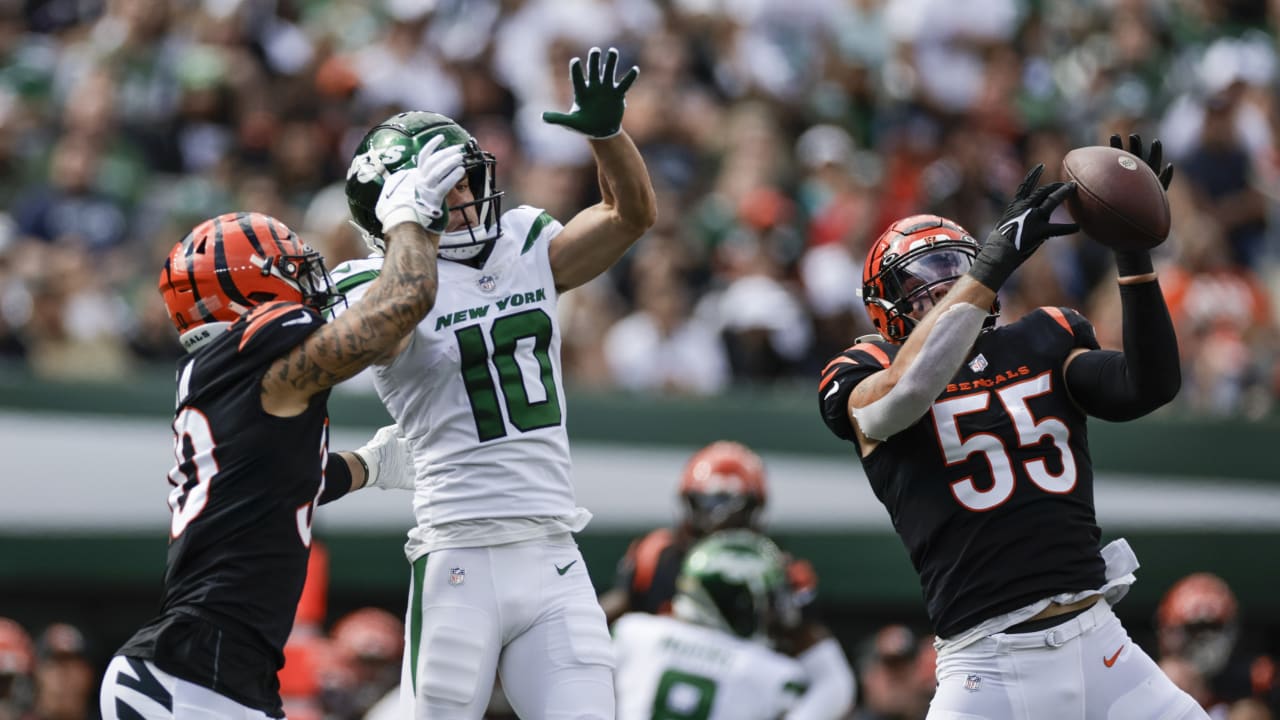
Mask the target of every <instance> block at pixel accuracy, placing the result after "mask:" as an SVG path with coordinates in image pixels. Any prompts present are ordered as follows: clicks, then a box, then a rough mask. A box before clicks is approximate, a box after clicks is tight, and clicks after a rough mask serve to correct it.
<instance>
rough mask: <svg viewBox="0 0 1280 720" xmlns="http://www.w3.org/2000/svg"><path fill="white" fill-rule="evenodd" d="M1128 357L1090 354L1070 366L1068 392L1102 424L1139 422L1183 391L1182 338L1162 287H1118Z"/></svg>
mask: <svg viewBox="0 0 1280 720" xmlns="http://www.w3.org/2000/svg"><path fill="white" fill-rule="evenodd" d="M1120 305H1121V307H1122V308H1123V313H1124V352H1123V353H1118V352H1115V351H1114V350H1090V351H1088V352H1085V353H1083V354H1081V355H1078V356H1077V357H1076V358H1075V359H1074V360H1072V361H1071V363H1070V364H1069V365H1068V366H1067V377H1066V380H1067V389H1068V390H1069V391H1070V392H1071V397H1072V398H1073V399H1075V401H1076V404H1077V405H1079V406H1080V408H1081V409H1083V410H1084V411H1085V412H1087V413H1089V414H1090V415H1093V416H1094V417H1099V418H1102V419H1103V420H1111V421H1122V420H1133V419H1135V418H1140V417H1142V416H1143V415H1146V414H1147V413H1149V412H1151V411H1152V410H1155V409H1156V408H1158V407H1160V406H1161V405H1164V404H1165V403H1167V402H1169V401H1170V400H1172V399H1173V398H1174V396H1176V395H1177V394H1178V389H1179V388H1180V387H1181V386H1182V368H1181V366H1180V364H1179V362H1178V338H1177V336H1176V335H1174V332H1173V321H1172V320H1171V319H1170V318H1169V308H1168V307H1167V306H1165V303H1164V296H1163V295H1162V294H1161V292H1160V284H1159V283H1156V282H1144V283H1139V284H1136V285H1121V286H1120Z"/></svg>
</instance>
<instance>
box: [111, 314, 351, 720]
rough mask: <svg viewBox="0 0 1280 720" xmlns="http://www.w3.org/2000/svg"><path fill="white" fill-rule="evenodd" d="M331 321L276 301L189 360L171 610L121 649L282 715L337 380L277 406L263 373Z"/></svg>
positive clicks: (177, 421)
mask: <svg viewBox="0 0 1280 720" xmlns="http://www.w3.org/2000/svg"><path fill="white" fill-rule="evenodd" d="M323 324H324V320H323V319H321V317H320V316H319V315H318V314H317V313H316V312H315V311H314V310H311V309H310V308H307V307H304V306H302V305H298V304H296V303H285V302H276V303H268V304H265V305H261V306H258V307H256V308H254V309H253V310H252V311H251V312H249V313H248V314H246V315H245V316H243V317H241V318H240V320H238V321H237V322H236V323H234V324H233V325H232V326H231V327H230V328H229V329H228V330H227V331H226V332H225V333H223V334H222V335H221V336H220V337H218V338H216V339H215V340H213V341H212V343H211V344H210V345H209V346H207V347H205V348H202V349H201V350H199V351H198V352H196V353H195V354H194V355H191V356H189V357H187V358H184V359H183V360H182V361H181V362H180V363H179V367H178V398H177V410H176V412H175V415H174V422H173V430H174V442H175V445H174V455H175V458H176V462H177V464H176V466H175V467H174V468H173V469H172V470H171V471H170V472H169V483H170V485H171V486H172V489H171V492H170V494H169V507H170V509H171V511H172V518H171V522H170V532H169V538H170V540H169V555H168V561H167V565H166V570H165V580H164V596H163V601H162V605H161V611H160V615H159V617H157V618H156V619H155V620H153V621H152V622H150V623H148V624H147V625H146V626H144V627H143V628H142V629H141V630H139V631H138V632H137V633H136V634H135V635H134V636H133V638H132V639H130V640H129V642H128V643H126V644H125V646H124V647H123V648H122V649H121V650H120V652H119V654H121V655H126V656H131V657H140V658H147V659H150V660H152V661H153V662H155V664H156V666H157V667H159V668H160V669H161V670H164V671H165V672H168V673H170V674H172V675H174V676H176V677H179V678H182V679H184V680H187V681H190V682H193V683H196V684H199V685H202V686H204V687H208V688H210V689H212V690H214V691H215V692H218V693H221V694H223V695H225V696H227V697H229V698H231V699H233V700H236V701H237V702H240V703H242V704H244V705H248V706H250V707H253V708H257V709H260V710H262V711H264V712H266V713H268V714H269V715H272V716H273V717H283V716H284V715H283V712H282V710H281V703H280V697H279V684H278V682H277V681H276V673H277V671H279V669H280V667H281V666H282V665H283V664H284V654H283V649H284V644H285V641H286V639H287V638H288V636H289V632H290V630H291V629H292V627H293V617H294V611H295V609H296V607H297V604H298V598H299V596H300V595H301V593H302V585H303V582H304V580H305V579H306V571H307V558H308V556H309V554H310V551H311V517H312V511H313V509H314V507H315V504H316V502H317V499H318V497H319V495H320V492H321V490H322V489H323V486H324V470H325V462H326V460H327V458H328V417H327V414H326V400H327V398H328V392H327V391H326V392H322V393H318V394H317V395H315V396H314V397H313V398H312V399H311V402H310V404H309V406H308V407H307V409H306V410H305V411H304V412H303V413H302V414H300V415H297V416H294V417H287V418H285V417H276V416H273V415H270V414H268V413H267V412H266V411H265V410H263V408H262V402H261V382H262V377H263V375H264V374H265V373H266V371H267V369H268V368H269V367H270V366H271V364H272V363H273V362H274V361H275V360H276V359H277V358H279V357H280V356H282V355H284V354H285V353H287V352H289V351H290V350H292V349H293V348H294V347H295V346H297V345H298V344H299V343H301V342H302V341H303V340H305V339H306V338H307V336H309V335H310V334H311V333H313V332H315V331H316V330H317V329H319V328H320V326H321V325H323Z"/></svg>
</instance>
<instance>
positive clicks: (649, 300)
mask: <svg viewBox="0 0 1280 720" xmlns="http://www.w3.org/2000/svg"><path fill="white" fill-rule="evenodd" d="M636 295H637V298H636V300H637V305H638V309H637V310H636V312H634V313H632V314H631V315H628V316H627V317H624V318H622V319H621V320H619V321H618V322H617V323H616V324H615V325H614V326H613V327H612V328H610V329H609V333H608V335H607V336H606V337H605V342H604V351H605V357H606V359H607V360H608V362H609V369H610V372H611V373H612V375H613V380H614V383H615V384H617V385H618V387H621V388H625V389H627V390H631V391H657V392H666V393H671V394H676V395H711V394H714V393H717V392H720V391H721V390H723V389H724V387H725V386H726V385H727V384H728V382H729V358H728V356H727V354H726V353H725V348H724V345H723V344H722V343H721V341H720V337H719V335H718V334H717V332H716V328H715V327H714V326H710V325H708V324H707V323H706V322H704V321H703V320H701V319H700V318H697V317H695V316H693V315H692V310H693V304H692V301H691V299H690V297H689V295H688V293H687V292H686V291H685V288H684V287H683V286H682V285H681V284H680V281H679V279H678V278H676V277H675V276H673V275H670V274H657V273H650V274H648V275H646V277H645V279H644V280H642V281H641V282H640V283H639V285H637V287H636Z"/></svg>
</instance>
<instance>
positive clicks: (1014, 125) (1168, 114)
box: [0, 0, 1280, 417]
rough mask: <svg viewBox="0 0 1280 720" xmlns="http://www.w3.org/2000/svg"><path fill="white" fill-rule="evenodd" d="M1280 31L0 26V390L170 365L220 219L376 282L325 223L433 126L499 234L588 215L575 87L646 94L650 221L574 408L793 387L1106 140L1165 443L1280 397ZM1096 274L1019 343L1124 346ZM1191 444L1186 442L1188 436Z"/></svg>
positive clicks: (537, 3)
mask: <svg viewBox="0 0 1280 720" xmlns="http://www.w3.org/2000/svg"><path fill="white" fill-rule="evenodd" d="M1278 27H1280V3H1276V2H1263V1H1262V0H1254V1H1246V0H1081V1H1080V2H1071V3H1057V2H1047V1H1044V0H969V1H967V2H963V3H957V2H954V1H952V0H893V1H892V2H888V1H887V0H787V1H786V2H782V1H781V0H380V1H379V2H364V1H363V0H26V1H25V2H20V1H19V0H3V1H2V2H0V57H2V58H3V62H0V170H2V173H0V208H3V212H0V363H6V362H7V363H8V364H11V365H14V366H19V367H21V366H24V365H25V366H27V367H29V368H30V369H31V370H32V371H34V372H35V373H37V374H39V375H41V376H44V377H49V378H56V379H66V378H73V379H105V380H111V379H117V378H120V377H124V376H128V375H129V374H130V373H134V372H137V371H138V370H139V369H140V368H142V367H144V366H146V365H147V364H150V363H154V362H164V361H167V360H170V359H172V358H173V357H174V356H176V355H177V354H178V353H179V352H180V350H179V349H178V346H177V344H176V343H175V342H174V338H173V335H174V333H173V332H172V330H171V328H170V326H169V323H168V321H167V319H166V317H165V313H164V310H163V306H162V305H161V303H160V299H159V296H158V294H157V293H156V292H155V290H154V285H155V277H156V275H157V273H158V270H159V268H160V265H161V262H162V259H163V257H164V255H165V253H166V251H167V249H168V248H169V247H170V246H171V245H172V244H173V243H174V242H175V241H177V240H178V239H180V238H182V237H183V236H184V235H185V234H186V232H187V231H188V230H189V229H190V228H191V227H192V226H193V225H194V224H196V223H197V222H198V221H200V220H202V219H204V218H206V217H209V216H212V215H216V214H219V213H222V212H226V211H229V210H233V209H246V210H248V209H251V210H256V211H260V212H266V213H269V214H272V215H275V216H277V217H279V218H280V219H282V220H284V221H285V222H286V223H287V224H289V225H290V226H291V227H293V228H294V229H295V230H297V231H298V232H299V233H300V234H302V235H303V237H304V238H305V239H306V240H307V241H308V242H310V243H311V244H312V245H314V246H315V247H317V248H318V249H320V250H321V251H322V252H324V254H325V255H326V257H327V258H328V262H329V265H330V267H332V266H334V265H336V264H337V263H338V262H340V261H342V260H345V259H349V258H352V257H357V256H360V255H362V254H363V253H364V252H365V250H364V248H363V246H362V244H361V242H360V241H359V239H358V237H357V235H356V234H355V232H354V231H353V230H352V229H351V228H350V227H349V226H348V225H347V224H346V206H345V200H344V197H343V193H342V182H343V180H344V177H345V172H346V169H347V165H348V161H349V158H350V154H351V151H352V149H353V147H354V145H355V143H356V142H357V141H358V139H359V137H360V136H361V134H362V133H363V132H364V131H365V130H366V129H367V128H368V127H370V126H371V125H372V124H374V123H376V122H377V121H379V120H381V119H383V118H384V117H386V116H388V115H390V114H392V113H393V112H398V111H400V110H404V109H424V110H426V109H429V110H434V111H438V112H441V113H445V114H447V115H450V116H453V117H454V118H456V119H458V120H459V121H460V122H462V123H463V125H464V126H465V127H467V128H468V129H470V130H471V132H472V133H473V134H475V135H476V136H477V138H478V139H479V141H480V143H481V145H482V146H483V147H484V148H485V149H487V150H489V151H490V152H492V153H494V154H495V155H496V156H497V158H498V162H499V164H498V172H499V176H498V180H499V183H500V187H501V188H502V189H504V190H505V192H506V196H505V198H504V202H505V204H506V206H507V207H513V206H515V205H516V204H521V203H525V204H531V205H535V206H540V207H543V208H546V209H547V210H549V211H550V212H551V213H552V214H553V215H555V216H556V217H558V218H560V219H567V218H568V217H570V216H571V215H572V214H573V213H575V212H576V211H577V210H579V209H580V208H582V207H584V206H585V205H586V204H588V203H590V202H593V201H594V200H595V199H596V196H595V193H596V188H595V180H596V178H595V171H594V168H593V166H592V164H591V156H590V152H589V149H588V147H587V145H586V143H585V141H583V140H582V139H581V138H578V137H576V136H574V135H573V134H572V133H568V132H565V131H564V130H563V129H560V128H556V127H552V126H548V125H545V124H543V123H542V122H541V121H540V119H539V118H540V113H541V112H542V111H543V110H546V109H563V108H566V107H568V105H569V104H570V103H571V100H572V93H571V88H570V86H569V81H568V73H567V72H566V68H567V66H568V61H569V59H570V58H572V57H574V56H576V55H580V54H582V53H583V51H584V50H585V49H586V48H588V47H590V46H592V45H600V46H608V45H615V46H617V47H619V48H620V49H621V50H622V54H623V62H624V66H625V64H626V63H631V62H634V63H636V64H638V65H639V66H640V67H641V70H642V74H641V79H640V81H639V82H638V83H637V84H636V85H635V87H634V88H633V90H632V91H631V92H630V94H629V95H628V98H627V99H628V111H627V115H626V118H625V128H626V130H627V131H628V132H629V133H630V134H631V135H632V137H634V138H635V140H636V142H637V143H638V145H639V146H640V147H641V149H642V151H643V153H644V155H645V158H646V160H647V162H648V165H649V168H650V170H651V172H652V175H653V178H654V183H655V186H656V188H657V190H658V194H659V198H660V220H659V224H658V225H657V226H656V227H655V228H654V229H653V230H652V231H651V233H650V234H649V235H648V236H647V237H646V238H644V239H643V240H641V242H640V243H639V244H638V245H637V247H636V248H635V250H634V251H633V252H632V253H631V254H630V255H629V256H628V258H627V259H626V260H625V261H624V262H623V263H621V264H619V266H617V267H616V268H614V270H613V271H612V272H611V273H610V274H609V275H608V276H607V277H605V278H601V279H600V280H598V281H596V282H594V283H592V284H591V285H589V286H587V287H585V288H584V289H581V290H579V291H577V292H575V293H571V294H570V295H569V296H567V298H566V301H565V302H564V303H563V304H562V312H563V318H562V319H563V320H564V326H563V340H564V359H565V363H566V366H567V367H568V368H570V369H569V370H568V371H567V375H568V377H570V378H572V379H573V380H574V381H575V382H576V383H578V384H579V385H581V386H587V387H593V388H624V389H626V390H632V391H646V392H653V391H659V392H669V393H679V394H694V395H709V394H715V393H717V392H720V391H723V390H724V389H725V388H727V387H728V386H729V384H730V383H733V384H735V385H737V384H740V383H772V382H777V381H782V380H786V379H791V378H803V379H804V380H806V381H808V380H810V379H812V378H813V377H814V374H813V373H814V371H815V369H816V368H818V367H820V364H821V363H822V362H823V361H824V360H825V359H826V358H828V357H829V356H830V354H831V353H833V352H835V351H838V350H840V349H842V348H844V347H846V346H847V345H848V344H849V343H850V341H851V340H852V338H854V337H855V336H856V335H858V334H860V333H862V332H865V331H868V330H869V327H868V323H867V320H866V316H865V314H864V312H863V310H862V307H861V302H860V299H859V297H858V295H857V290H858V287H859V285H860V277H861V264H862V258H863V255H864V253H865V249H866V247H867V245H868V243H869V242H870V241H871V240H873V239H874V238H875V237H876V235H877V234H878V233H879V232H880V230H881V229H883V228H884V227H885V226H886V225H887V224H888V223H889V222H890V221H891V220H893V219H895V218H897V217H900V216H904V215H908V214H914V213H917V212H934V213H939V214H944V215H947V216H949V217H951V218H953V219H954V220H956V221H958V222H960V223H961V224H962V225H963V226H965V227H966V228H968V229H969V230H970V232H972V233H973V234H974V235H975V236H976V237H979V238H981V237H983V236H984V235H985V233H986V232H987V231H988V230H989V228H990V226H991V224H992V222H993V220H994V219H995V218H996V217H997V215H998V213H999V211H1000V210H1001V208H1002V207H1003V204H1004V201H1005V198H1006V196H1007V194H1008V193H1009V192H1010V191H1011V189H1012V188H1013V187H1014V186H1015V185H1016V183H1017V181H1018V179H1019V178H1020V177H1021V175H1022V173H1023V172H1024V170H1025V168H1026V167H1028V166H1029V165H1030V164H1032V163H1034V162H1044V163H1045V164H1046V165H1047V166H1048V167H1049V168H1050V174H1056V173H1058V172H1059V168H1060V162H1061V158H1062V156H1063V155H1064V154H1065V152H1066V151H1067V150H1069V149H1070V148H1072V147H1076V146H1080V145H1088V144H1100V143H1105V142H1106V138H1107V137H1108V136H1109V135H1110V134H1111V133H1112V132H1121V133H1128V132H1139V133H1141V134H1143V136H1144V137H1146V138H1152V137H1159V138H1161V139H1162V140H1163V141H1164V143H1165V149H1166V157H1168V158H1170V159H1172V160H1173V162H1175V163H1176V165H1177V168H1178V170H1177V175H1176V178H1175V180H1174V184H1173V187H1172V188H1171V190H1170V202H1171V206H1172V209H1173V214H1174V222H1173V228H1174V230H1173V235H1172V237H1171V239H1170V241H1169V242H1167V243H1166V244H1165V245H1163V246H1162V247H1161V248H1160V250H1159V253H1158V261H1159V265H1160V268H1161V271H1162V283H1163V285H1164V287H1165V291H1166V293H1167V294H1168V297H1169V300H1170V303H1171V309H1172V312H1173V314H1174V319H1175V322H1176V325H1177V328H1178V333H1179V338H1180V340H1181V343H1180V345H1181V348H1182V352H1183V354H1184V356H1185V358H1184V360H1185V362H1184V365H1183V367H1184V372H1185V374H1186V377H1185V379H1184V383H1183V392H1182V394H1181V398H1180V400H1179V401H1178V403H1177V404H1176V405H1175V408H1177V407H1179V406H1180V407H1181V409H1182V411H1184V412H1186V411H1190V410H1194V411H1196V412H1199V413H1211V414H1219V415H1244V416H1250V417H1256V416H1261V415H1263V414H1266V413H1267V412H1268V411H1269V409H1270V407H1271V406H1272V404H1273V403H1274V401H1275V398H1276V397H1277V396H1278V395H1280V362H1278V360H1277V358H1278V357H1280V343H1278V342H1277V332H1276V321H1275V318H1274V317H1273V312H1272V305H1273V303H1274V302H1275V298H1276V297H1277V293H1278V292H1280V273H1278V272H1277V267H1278V264H1277V257H1280V253H1278V252H1277V247H1280V243H1278V242H1277V233H1278V232H1280V225H1278V224H1277V222H1276V220H1275V216H1276V210H1277V208H1278V207H1280V204H1278V202H1277V201H1280V96H1278V95H1277V87H1278V86H1277V82H1278V80H1277V74H1276V31H1277V28H1278ZM1113 272H1114V270H1113V265H1112V263H1111V260H1110V255H1109V254H1108V253H1107V252H1106V251H1105V250H1103V249H1102V248H1101V246H1099V245H1097V244H1096V243H1094V242H1092V241H1091V240H1089V239H1087V238H1084V237H1081V236H1077V237H1073V238H1066V239H1063V240H1060V241H1054V242H1053V243H1051V245H1050V247H1047V248H1046V249H1045V251H1042V252H1040V253H1039V254H1038V255H1037V256H1036V257H1035V258H1033V260H1032V261H1031V262H1030V263H1028V264H1027V266H1026V267H1025V268H1024V269H1022V270H1021V271H1020V272H1019V273H1018V275H1017V276H1016V278H1015V283H1014V284H1013V285H1012V286H1010V287H1009V288H1007V290H1006V292H1005V296H1004V297H1003V308H1004V314H1005V316H1006V318H1016V317H1018V316H1020V315H1021V314H1022V313H1023V312H1025V311H1026V310H1028V309H1029V308H1033V307H1036V306H1039V305H1069V306H1073V307H1076V308H1079V309H1081V310H1082V311H1084V312H1085V313H1086V314H1087V315H1088V316H1089V317H1090V318H1091V319H1092V320H1093V321H1094V323H1095V325H1096V326H1097V329H1098V335H1099V339H1100V340H1101V341H1102V342H1103V343H1104V345H1106V346H1109V347H1117V346H1118V345H1119V343H1120V335H1119V328H1120V322H1119V309H1118V295H1117V292H1116V290H1115V286H1114V284H1113V283H1111V282H1109V281H1108V280H1109V276H1110V275H1111V274H1112V273H1113ZM1174 411H1175V412H1177V410H1176V409H1175V410H1174Z"/></svg>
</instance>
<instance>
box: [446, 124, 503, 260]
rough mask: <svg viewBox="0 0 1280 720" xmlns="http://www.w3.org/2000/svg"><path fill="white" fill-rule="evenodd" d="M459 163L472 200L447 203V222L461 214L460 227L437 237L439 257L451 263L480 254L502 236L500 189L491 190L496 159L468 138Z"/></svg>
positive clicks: (470, 258)
mask: <svg viewBox="0 0 1280 720" xmlns="http://www.w3.org/2000/svg"><path fill="white" fill-rule="evenodd" d="M462 165H463V167H464V168H465V169H466V178H467V186H468V188H469V189H470V191H471V195H472V198H473V199H472V200H470V201H467V202H463V203H458V204H457V205H450V206H449V219H450V225H452V224H453V219H454V218H455V217H458V216H459V215H460V216H461V217H462V219H463V220H462V227H461V228H460V229H457V230H450V231H447V232H445V233H444V234H442V235H441V236H440V257H442V258H444V259H445V260H453V261H454V262H466V261H468V260H472V259H474V258H476V257H479V256H480V255H481V253H483V252H484V250H485V248H486V247H489V246H491V245H492V243H493V241H495V240H497V239H498V238H499V237H500V236H501V235H502V192H501V191H496V190H495V189H494V173H495V171H496V169H497V165H498V163H497V160H495V159H494V157H493V154H492V153H487V152H484V151H483V150H481V149H480V146H479V145H478V144H477V143H476V141H475V140H471V141H469V142H468V143H467V146H466V150H465V151H464V154H463V161H462ZM455 213H457V214H458V215H455ZM473 217H474V218H475V220H474V221H473V220H472V218H473Z"/></svg>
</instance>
